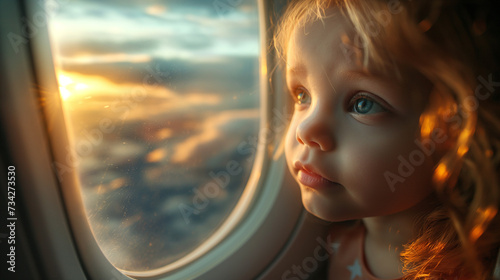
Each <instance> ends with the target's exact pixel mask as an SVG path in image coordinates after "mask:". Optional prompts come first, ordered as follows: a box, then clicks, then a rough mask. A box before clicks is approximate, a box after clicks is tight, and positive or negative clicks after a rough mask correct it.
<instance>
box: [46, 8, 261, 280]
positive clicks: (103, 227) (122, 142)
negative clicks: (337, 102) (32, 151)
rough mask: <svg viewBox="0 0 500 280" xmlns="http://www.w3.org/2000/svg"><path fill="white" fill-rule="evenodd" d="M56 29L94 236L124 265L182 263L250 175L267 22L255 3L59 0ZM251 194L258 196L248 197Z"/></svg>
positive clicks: (71, 161)
mask: <svg viewBox="0 0 500 280" xmlns="http://www.w3.org/2000/svg"><path fill="white" fill-rule="evenodd" d="M46 5H47V6H46V9H47V10H49V11H50V26H49V27H50V28H49V31H50V36H51V40H52V45H53V48H54V57H55V58H54V59H55V62H56V65H57V66H56V68H57V69H56V72H57V76H58V81H59V86H60V94H61V98H62V100H63V104H64V109H65V113H66V115H67V118H68V123H69V125H70V131H71V135H70V138H71V143H72V144H71V146H70V147H67V148H66V150H67V154H68V157H67V160H66V162H63V163H58V165H57V166H56V167H57V168H58V169H59V170H61V169H64V168H76V169H77V172H78V174H79V180H80V185H81V191H82V195H83V198H84V205H85V208H86V213H87V215H88V219H89V222H90V225H91V229H92V232H93V234H94V236H95V238H96V240H97V242H98V244H99V246H100V247H101V249H102V250H103V252H104V254H105V255H106V257H107V258H108V259H109V260H110V261H111V263H113V264H114V265H115V266H116V267H118V268H120V269H124V270H128V271H146V270H150V269H155V268H159V267H162V266H165V265H167V264H169V263H172V262H174V261H176V260H179V259H180V258H182V257H183V256H186V255H187V254H188V253H190V252H192V251H193V250H194V249H195V248H197V247H198V246H200V244H202V243H203V242H204V241H206V240H207V239H208V238H210V236H211V235H212V234H213V233H214V232H215V231H216V230H217V229H218V228H219V227H220V226H221V224H222V223H223V222H224V221H225V219H226V218H227V217H228V215H229V214H230V213H231V211H232V209H233V208H234V206H235V205H236V203H237V202H238V201H239V200H240V199H242V196H241V195H242V192H243V190H244V188H245V186H246V184H247V181H248V178H249V176H250V171H251V167H252V164H253V160H254V155H255V151H256V146H257V142H258V140H257V135H258V129H259V127H258V124H259V109H258V107H259V80H258V79H259V78H258V67H259V64H258V57H259V34H258V32H259V30H258V27H259V24H258V11H257V4H256V1H250V0H248V1H247V0H239V1H235V0H231V1H229V0H220V1H219V0H216V1H205V0H163V1H162V0H150V1H141V0H105V1H101V0H99V1H98V0H72V1H62V0H59V1H58V0H52V1H48V2H47V4H46ZM245 199H249V198H245Z"/></svg>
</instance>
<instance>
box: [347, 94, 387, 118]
mask: <svg viewBox="0 0 500 280" xmlns="http://www.w3.org/2000/svg"><path fill="white" fill-rule="evenodd" d="M361 99H366V100H369V101H371V102H373V104H374V105H376V106H378V107H380V110H382V111H383V112H387V111H388V109H387V106H384V105H383V104H382V103H384V102H382V101H378V100H376V98H374V97H372V96H371V95H369V94H367V93H365V92H358V93H356V94H355V95H354V96H353V97H351V99H350V101H349V103H348V105H347V111H349V112H352V113H355V114H359V115H368V114H363V113H360V112H357V111H356V110H355V107H354V106H355V105H356V102H357V101H359V100H361Z"/></svg>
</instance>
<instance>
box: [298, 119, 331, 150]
mask: <svg viewBox="0 0 500 280" xmlns="http://www.w3.org/2000/svg"><path fill="white" fill-rule="evenodd" d="M329 119H330V120H331V118H327V117H326V116H321V115H320V114H319V113H318V112H313V113H312V114H310V115H308V116H307V117H306V118H305V119H303V121H302V122H300V123H299V125H298V126H297V131H296V138H297V141H298V142H299V143H300V144H302V145H306V146H309V147H311V148H319V149H320V150H322V151H324V152H327V151H331V150H333V149H334V146H335V143H334V141H335V140H334V137H333V133H332V127H331V125H332V124H331V123H330V121H329Z"/></svg>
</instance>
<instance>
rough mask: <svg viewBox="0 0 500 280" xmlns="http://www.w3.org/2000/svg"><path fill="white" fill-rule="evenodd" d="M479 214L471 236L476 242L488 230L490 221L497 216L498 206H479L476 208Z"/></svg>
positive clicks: (472, 240)
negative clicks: (484, 207)
mask: <svg viewBox="0 0 500 280" xmlns="http://www.w3.org/2000/svg"><path fill="white" fill-rule="evenodd" d="M476 212H477V214H478V216H477V218H476V219H477V224H476V225H475V226H474V227H473V228H472V230H471V232H470V235H469V238H470V240H471V242H475V241H476V240H477V239H478V238H479V237H481V235H483V233H484V232H485V231H486V228H487V226H488V225H489V223H490V221H491V220H492V219H493V218H494V217H495V215H496V214H497V212H498V209H497V208H496V207H493V206H490V207H488V208H486V209H483V208H479V209H477V210H476Z"/></svg>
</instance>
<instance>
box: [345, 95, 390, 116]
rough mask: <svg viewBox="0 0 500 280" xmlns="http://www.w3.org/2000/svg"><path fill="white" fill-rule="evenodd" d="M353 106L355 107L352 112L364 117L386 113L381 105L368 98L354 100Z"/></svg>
mask: <svg viewBox="0 0 500 280" xmlns="http://www.w3.org/2000/svg"><path fill="white" fill-rule="evenodd" d="M352 106H353V107H352V110H353V111H354V112H355V113H358V114H363V115H366V114H375V113H380V112H385V111H386V110H385V109H384V108H383V107H382V106H381V105H380V104H378V103H377V102H375V101H373V100H371V99H369V98H367V97H360V98H358V99H356V100H354V104H353V105H352Z"/></svg>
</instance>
